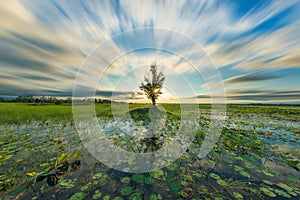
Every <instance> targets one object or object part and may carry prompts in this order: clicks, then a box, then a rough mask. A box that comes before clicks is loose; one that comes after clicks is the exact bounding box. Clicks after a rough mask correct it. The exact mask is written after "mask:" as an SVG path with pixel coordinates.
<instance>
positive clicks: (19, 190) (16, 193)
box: [9, 187, 25, 196]
mask: <svg viewBox="0 0 300 200" xmlns="http://www.w3.org/2000/svg"><path fill="white" fill-rule="evenodd" d="M24 190H25V188H23V187H19V188H17V189H15V190H13V191H11V192H10V193H9V196H16V195H18V194H19V193H21V192H23V191H24Z"/></svg>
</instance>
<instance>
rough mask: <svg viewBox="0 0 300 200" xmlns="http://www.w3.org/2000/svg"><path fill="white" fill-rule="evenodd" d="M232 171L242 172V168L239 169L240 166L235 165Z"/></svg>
mask: <svg viewBox="0 0 300 200" xmlns="http://www.w3.org/2000/svg"><path fill="white" fill-rule="evenodd" d="M234 170H235V171H242V170H244V168H243V167H240V166H237V165H235V166H234Z"/></svg>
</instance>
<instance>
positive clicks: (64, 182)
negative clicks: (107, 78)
mask: <svg viewBox="0 0 300 200" xmlns="http://www.w3.org/2000/svg"><path fill="white" fill-rule="evenodd" d="M162 106H163V108H164V109H165V111H166V114H167V118H166V121H165V122H164V124H163V125H161V128H160V129H158V130H157V134H159V137H158V138H159V139H155V140H154V143H153V140H147V139H145V138H144V137H136V136H138V135H139V134H140V133H141V132H143V131H144V130H145V128H147V126H148V124H149V117H148V118H147V116H148V109H149V108H150V105H143V104H130V105H129V114H130V116H131V118H132V119H134V120H133V122H131V121H129V119H128V120H127V121H125V122H122V121H120V120H119V121H117V122H118V124H117V125H116V123H115V122H114V118H113V115H112V111H111V105H110V104H96V105H95V109H96V113H97V115H98V117H100V118H104V119H105V120H104V121H100V123H102V127H103V131H104V133H105V134H107V135H106V137H107V139H109V140H110V141H111V142H112V143H113V144H114V145H116V146H118V147H120V148H123V149H124V150H126V151H129V152H134V153H144V152H151V151H155V150H158V149H160V148H161V147H162V146H163V145H165V144H168V142H169V141H172V139H173V138H174V137H175V136H176V134H177V133H178V124H180V123H181V121H180V113H181V110H180V106H179V105H175V104H166V105H162ZM83 108H84V107H83ZM199 108H200V118H199V129H198V130H197V131H195V138H194V140H193V142H192V144H191V146H190V147H189V149H190V150H188V151H186V152H185V153H184V154H182V156H180V158H178V160H176V161H175V162H174V163H172V164H171V165H169V166H167V167H164V168H162V169H158V170H155V171H152V172H149V173H136V174H131V173H125V172H120V171H117V170H113V169H111V168H109V167H107V166H105V165H104V164H102V163H101V162H99V161H98V160H97V159H95V158H94V157H93V156H92V155H91V154H90V152H89V151H88V150H87V149H86V148H85V147H84V146H83V144H82V142H81V140H80V138H79V136H78V134H77V131H76V129H75V127H74V122H73V115H72V105H71V104H63V105H45V104H24V103H0V153H1V154H0V199H71V200H77V199H79V200H80V199H105V200H109V199H113V200H121V199H238V200H239V199H273V198H279V199H295V200H296V199H299V197H300V178H299V177H300V172H299V170H300V157H299V155H300V150H299V145H300V123H299V121H300V117H299V116H300V107H299V106H253V105H251V106H250V105H227V113H226V120H225V122H224V124H223V130H222V134H221V136H220V138H219V139H218V141H217V142H216V143H215V145H214V146H213V149H212V150H211V151H210V153H209V154H208V155H207V156H206V157H204V158H199V157H197V155H195V152H193V150H192V149H195V148H199V146H201V144H202V142H203V140H204V138H205V137H206V136H207V135H208V128H209V124H210V123H211V121H212V120H213V119H211V118H210V114H211V113H210V111H211V106H210V105H199ZM191 112H192V111H191ZM197 123H198V122H197ZM128 125H130V126H128ZM128 127H132V128H131V129H130V130H129V132H130V131H131V132H132V135H126V133H125V134H124V131H122V129H124V130H126V131H127V132H128ZM89 128H90V127H88V126H87V127H86V129H89ZM96 137H99V138H96ZM101 137H102V136H101ZM101 137H100V136H95V137H94V138H92V139H93V140H96V141H97V139H101ZM132 162H135V161H132V160H131V161H128V163H127V161H125V163H122V166H123V165H124V166H125V167H126V166H127V167H128V166H130V165H131V164H132Z"/></svg>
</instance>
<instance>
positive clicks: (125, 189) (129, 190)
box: [121, 186, 132, 195]
mask: <svg viewBox="0 0 300 200" xmlns="http://www.w3.org/2000/svg"><path fill="white" fill-rule="evenodd" d="M131 193H132V188H131V187H129V186H126V187H123V188H122V189H121V194H122V195H129V194H131Z"/></svg>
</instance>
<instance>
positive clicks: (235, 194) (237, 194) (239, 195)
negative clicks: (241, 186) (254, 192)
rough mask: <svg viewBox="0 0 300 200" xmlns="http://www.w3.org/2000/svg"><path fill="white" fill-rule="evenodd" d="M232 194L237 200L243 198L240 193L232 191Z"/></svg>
mask: <svg viewBox="0 0 300 200" xmlns="http://www.w3.org/2000/svg"><path fill="white" fill-rule="evenodd" d="M232 195H233V197H234V198H235V199H237V200H243V199H244V197H243V195H241V194H240V193H238V192H233V193H232Z"/></svg>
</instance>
